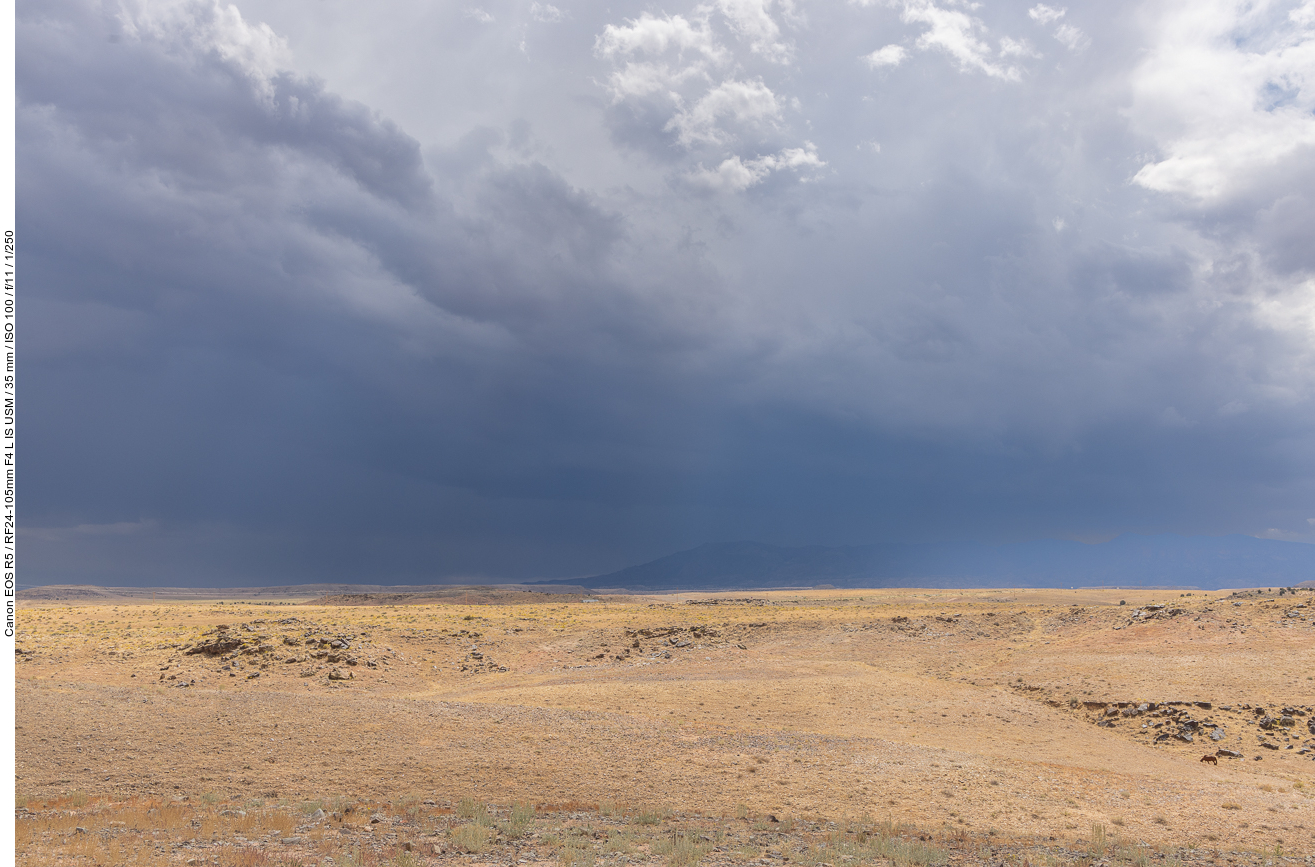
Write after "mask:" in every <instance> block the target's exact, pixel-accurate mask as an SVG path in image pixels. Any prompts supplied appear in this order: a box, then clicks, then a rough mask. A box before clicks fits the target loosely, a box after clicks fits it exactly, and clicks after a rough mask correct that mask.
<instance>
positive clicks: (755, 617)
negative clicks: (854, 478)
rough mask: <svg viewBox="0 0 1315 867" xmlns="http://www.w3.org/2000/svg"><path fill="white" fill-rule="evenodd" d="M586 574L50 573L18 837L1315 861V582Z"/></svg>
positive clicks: (218, 859) (667, 852)
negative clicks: (1136, 585)
mask: <svg viewBox="0 0 1315 867" xmlns="http://www.w3.org/2000/svg"><path fill="white" fill-rule="evenodd" d="M522 599H523V600H524V601H521V600H522ZM579 599H580V597H553V598H551V599H550V600H549V599H545V598H543V597H537V598H536V597H531V596H525V597H518V596H517V595H516V594H514V593H509V592H503V593H500V594H498V595H497V596H496V597H490V598H489V600H488V601H489V602H490V604H482V605H480V604H472V605H465V604H461V602H462V600H443V601H442V602H438V603H435V602H433V600H427V601H429V602H430V603H432V604H420V605H396V604H388V605H371V604H369V603H370V602H371V601H372V600H371V599H369V598H361V597H359V595H357V596H353V597H351V598H344V597H338V598H336V599H333V600H332V601H338V602H350V603H353V604H350V605H347V604H323V601H325V600H320V602H319V603H318V604H317V603H316V602H315V601H310V602H307V601H304V600H282V601H237V602H234V601H187V602H168V603H165V602H160V603H155V604H152V603H151V602H149V601H148V600H147V601H143V600H126V601H121V602H116V603H115V604H104V603H103V602H101V601H97V600H93V601H91V602H88V603H82V602H76V601H45V602H40V601H28V602H24V603H23V606H22V608H21V610H20V615H21V616H20V637H19V641H18V645H19V654H18V659H19V663H18V685H17V707H18V732H17V753H18V770H17V780H16V786H17V791H18V794H19V803H20V805H21V806H20V810H19V827H20V836H19V840H20V843H19V853H18V855H19V859H20V862H22V863H30V864H38V863H68V864H75V863H76V864H83V863H86V864H91V863H97V861H96V859H97V858H104V859H111V856H110V855H108V854H98V853H109V852H111V850H113V851H114V852H117V853H118V854H117V855H115V856H113V857H117V858H120V860H118V861H114V860H112V859H111V860H103V861H101V862H100V863H158V864H189V865H190V864H203V863H249V864H258V863H269V864H278V863H287V864H293V863H295V864H303V865H305V864H328V863H335V864H344V863H369V862H370V861H371V859H374V860H375V861H377V862H379V863H385V862H386V861H387V859H393V860H394V861H396V862H397V863H406V864H418V863H437V862H439V861H449V860H453V859H458V860H462V861H468V862H475V863H498V864H507V863H517V862H529V861H534V860H540V859H544V858H555V859H556V860H557V861H559V862H561V863H563V864H577V863H579V864H585V863H594V860H595V859H597V860H598V861H600V862H604V863H613V862H615V863H623V862H627V861H629V862H636V861H638V862H645V861H648V860H654V861H655V862H665V863H668V864H672V865H682V864H693V863H696V862H698V861H700V860H702V862H703V863H705V864H712V863H778V864H779V863H781V862H782V861H784V860H791V861H794V862H804V863H812V864H820V863H826V864H831V865H833V867H838V865H840V864H847V863H854V864H861V863H867V862H872V863H891V862H893V863H897V864H901V863H946V862H952V863H992V864H995V863H1004V862H1006V861H1008V863H1018V864H1020V865H1021V864H1023V863H1024V862H1027V863H1029V864H1040V863H1069V862H1072V863H1084V862H1085V863H1088V864H1094V863H1097V862H1098V861H1100V860H1102V859H1103V860H1104V861H1105V862H1107V863H1110V862H1111V859H1114V860H1118V859H1120V858H1121V859H1123V860H1126V861H1127V862H1128V863H1130V864H1139V863H1142V861H1139V860H1138V859H1150V860H1155V859H1161V860H1164V859H1179V860H1181V861H1183V862H1184V863H1187V862H1192V863H1195V862H1200V863H1221V864H1222V863H1228V862H1229V861H1235V862H1239V863H1240V862H1248V863H1251V862H1254V863H1262V862H1264V861H1266V860H1268V861H1270V862H1275V861H1282V860H1284V859H1286V860H1288V861H1291V862H1293V863H1315V798H1313V797H1312V796H1315V680H1313V679H1312V678H1313V677H1315V592H1311V591H1309V590H1303V591H1298V592H1296V593H1294V594H1284V595H1278V594H1277V593H1275V592H1272V591H1271V592H1254V591H1248V592H1245V593H1239V594H1236V595H1234V594H1229V593H1227V592H1220V593H1200V592H1196V593H1191V594H1187V595H1183V594H1181V593H1180V592H1179V591H1172V592H1170V591H1163V590H1077V591H1060V590H1008V591H1005V590H980V591H978V590H974V591H943V590H879V591H878V590H864V591H847V590H846V591H793V592H770V593H752V594H745V593H736V594H697V595H695V594H687V595H684V596H679V597H674V596H663V597H604V598H603V599H601V600H598V601H594V600H591V599H584V600H583V601H577V600H579ZM1121 600H1122V601H1124V602H1126V604H1120V601H1121ZM376 601H377V600H376ZM385 601H387V602H390V603H392V602H397V601H401V600H400V599H399V598H398V597H396V596H390V597H385ZM422 601H425V600H422ZM1221 750H1222V751H1225V752H1222V753H1220V751H1221ZM1231 753H1236V754H1237V755H1236V756H1233V755H1230V754H1231ZM1207 754H1209V755H1211V756H1216V754H1219V755H1218V757H1217V759H1216V762H1215V763H1203V762H1202V761H1200V760H1201V758H1202V757H1203V756H1205V755H1207ZM462 799H466V800H465V801H463V800H462ZM518 803H520V804H523V805H537V807H538V812H539V817H538V818H537V819H533V820H532V821H531V820H529V819H526V818H525V816H522V817H521V818H522V820H523V821H522V825H524V827H525V828H531V830H530V831H525V830H524V828H522V831H521V832H519V833H518V832H516V831H515V830H514V829H513V828H512V825H513V824H514V822H513V818H514V817H513V816H512V813H511V811H510V807H511V805H513V804H518ZM484 804H492V805H495V808H494V809H493V811H492V812H487V811H484V807H483V805H484ZM521 809H522V810H525V809H528V807H522V808H521ZM315 810H321V811H322V812H321V814H319V815H317V814H316V813H315ZM481 811H484V812H481ZM239 814H241V815H239ZM457 814H462V815H457ZM645 817H647V818H645ZM655 817H656V818H655ZM865 817H866V818H865ZM371 818H373V819H377V821H374V822H373V823H372V822H371V821H370V819H371ZM773 818H774V819H776V820H777V821H771V820H772V819H773ZM649 820H651V821H649ZM525 822H529V823H530V824H529V825H525ZM116 823H118V824H116ZM207 823H208V824H207ZM509 823H510V824H509ZM78 828H82V829H83V830H82V831H79V830H77V829H78ZM472 828H474V829H476V830H469V829H472ZM478 829H483V831H480V830H478ZM463 834H464V835H465V836H464V837H463V836H462V835H463ZM480 834H484V835H485V837H486V838H487V839H486V840H484V842H482V843H479V844H478V845H473V844H472V845H467V844H468V843H471V841H472V840H474V839H475V838H477V837H479V836H480ZM125 835H126V836H125ZM134 835H135V836H134ZM626 835H629V836H628V837H627V836H626ZM614 838H615V840H614ZM682 840H684V841H685V842H684V843H681V842H680V841H682ZM289 841H291V842H289ZM463 841H465V842H463ZM617 841H619V842H617ZM828 841H829V842H828ZM883 841H884V842H883ZM476 842H478V841H476ZM896 844H898V845H902V846H906V847H908V846H913V845H914V844H917V845H919V846H923V847H924V849H925V851H923V850H917V851H914V850H913V849H906V850H899V851H896V849H897V848H898V846H897V845H896ZM682 845H683V846H684V847H685V848H683V849H681V848H680V846H682ZM828 846H829V847H830V848H827V847H828ZM845 847H849V848H845ZM864 847H866V848H864ZM882 847H885V848H884V849H883V848H882ZM891 847H896V848H891ZM677 850H679V851H677ZM901 852H902V853H903V854H900V853H901ZM125 853H126V854H125ZM463 853H466V854H463ZM469 853H473V854H469ZM1120 853H1121V854H1120ZM241 858H246V859H247V860H245V861H242V860H240V859H241ZM225 859H227V860H225ZM234 859H238V860H234ZM261 859H263V860H261ZM335 859H336V860H335ZM353 859H355V860H353ZM380 859H383V860H380ZM682 859H683V860H682ZM883 859H884V860H883ZM1257 859H1259V860H1257ZM1146 863H1150V861H1149V860H1148V861H1146ZM1156 863H1159V861H1157V862H1156Z"/></svg>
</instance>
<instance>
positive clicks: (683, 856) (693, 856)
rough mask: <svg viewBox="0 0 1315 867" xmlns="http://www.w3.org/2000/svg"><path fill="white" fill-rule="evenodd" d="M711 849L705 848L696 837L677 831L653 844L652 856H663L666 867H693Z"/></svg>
mask: <svg viewBox="0 0 1315 867" xmlns="http://www.w3.org/2000/svg"><path fill="white" fill-rule="evenodd" d="M710 848H711V847H709V846H705V845H703V844H702V842H701V841H700V840H699V838H698V837H697V836H691V835H690V834H686V833H684V832H683V831H677V832H674V833H672V834H671V836H669V837H668V836H663V837H661V838H660V839H658V840H655V841H654V842H653V854H655V855H665V856H666V859H667V864H668V867H694V865H695V864H698V863H699V861H701V860H702V859H703V856H704V855H706V854H708V850H709V849H710Z"/></svg>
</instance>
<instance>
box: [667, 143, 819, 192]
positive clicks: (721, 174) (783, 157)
mask: <svg viewBox="0 0 1315 867" xmlns="http://www.w3.org/2000/svg"><path fill="white" fill-rule="evenodd" d="M825 165H826V163H824V162H822V160H820V159H819V158H818V156H817V146H816V145H814V144H813V143H812V142H809V141H806V142H804V146H803V147H801V148H787V149H785V150H783V151H781V152H780V153H779V154H768V155H767V156H764V157H758V158H757V159H751V160H742V159H741V158H740V157H738V156H733V157H730V158H728V159H726V160H723V161H722V163H721V165H719V166H717V167H716V168H715V169H704V168H701V167H700V169H699V170H698V171H696V172H695V173H694V174H693V175H692V176H691V179H692V180H693V181H694V182H695V183H696V184H698V185H700V186H704V187H708V188H710V189H715V190H721V191H724V192H735V193H738V192H742V191H744V190H747V189H748V188H749V187H752V186H754V185H755V184H759V183H761V182H762V181H763V180H765V179H766V178H767V176H768V175H770V174H771V173H772V172H777V171H780V170H782V169H799V168H821V167H823V166H825Z"/></svg>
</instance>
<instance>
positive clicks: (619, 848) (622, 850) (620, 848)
mask: <svg viewBox="0 0 1315 867" xmlns="http://www.w3.org/2000/svg"><path fill="white" fill-rule="evenodd" d="M603 851H604V852H606V853H608V854H609V855H613V854H615V855H629V854H630V853H631V852H634V851H635V834H634V832H633V831H629V830H624V829H615V830H613V831H610V832H609V833H608V835H607V842H606V843H604V844H603Z"/></svg>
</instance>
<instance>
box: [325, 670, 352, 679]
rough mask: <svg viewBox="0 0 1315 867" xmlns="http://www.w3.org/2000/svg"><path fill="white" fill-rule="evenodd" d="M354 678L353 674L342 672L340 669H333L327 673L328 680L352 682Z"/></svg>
mask: <svg viewBox="0 0 1315 867" xmlns="http://www.w3.org/2000/svg"><path fill="white" fill-rule="evenodd" d="M355 677H356V674H355V672H351V671H343V670H342V669H341V668H334V669H331V670H330V671H329V680H353V679H354V678H355Z"/></svg>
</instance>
